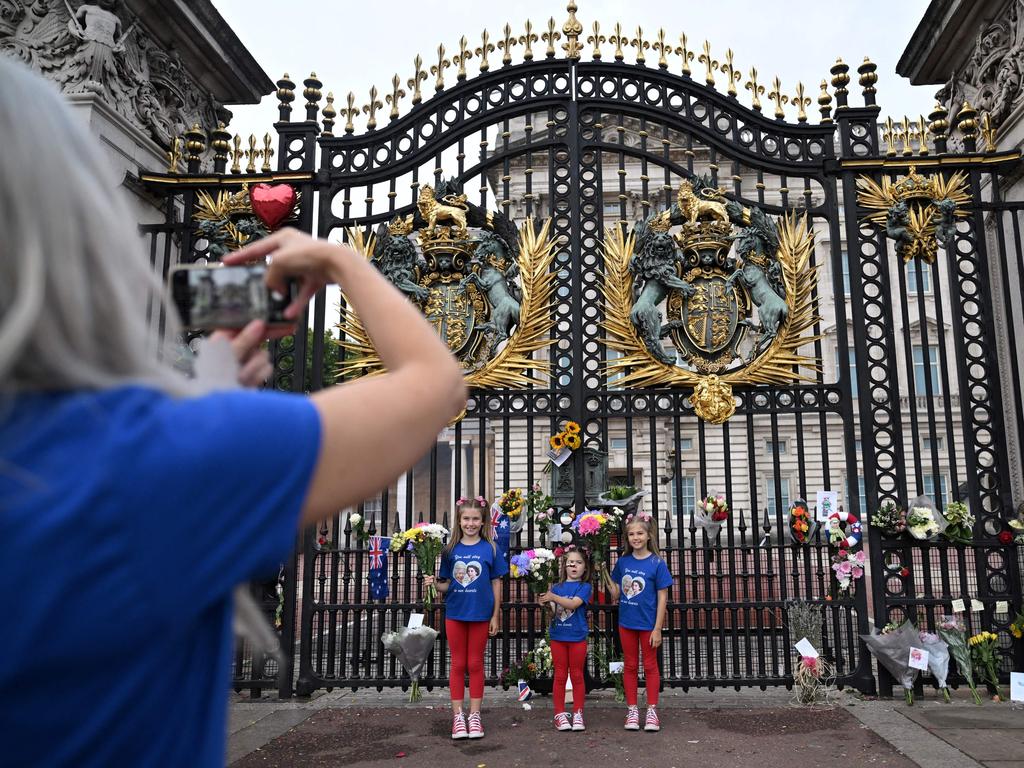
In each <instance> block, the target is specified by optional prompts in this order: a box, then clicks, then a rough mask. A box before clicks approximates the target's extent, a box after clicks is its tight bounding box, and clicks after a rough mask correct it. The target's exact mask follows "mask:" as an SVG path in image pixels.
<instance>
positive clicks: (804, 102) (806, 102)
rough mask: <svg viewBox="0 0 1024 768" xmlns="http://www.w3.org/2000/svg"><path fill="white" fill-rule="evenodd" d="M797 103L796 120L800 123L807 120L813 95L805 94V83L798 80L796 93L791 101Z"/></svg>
mask: <svg viewBox="0 0 1024 768" xmlns="http://www.w3.org/2000/svg"><path fill="white" fill-rule="evenodd" d="M790 103H792V104H796V121H797V122H798V123H806V122H807V107H809V106H810V105H811V97H810V96H804V84H803V83H801V82H799V81H797V84H796V95H795V96H793V100H792V101H791V102H790Z"/></svg>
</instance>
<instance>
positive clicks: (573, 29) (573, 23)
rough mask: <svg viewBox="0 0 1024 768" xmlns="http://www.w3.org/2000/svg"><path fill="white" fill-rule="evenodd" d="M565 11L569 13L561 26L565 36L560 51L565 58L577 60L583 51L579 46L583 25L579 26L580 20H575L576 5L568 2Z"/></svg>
mask: <svg viewBox="0 0 1024 768" xmlns="http://www.w3.org/2000/svg"><path fill="white" fill-rule="evenodd" d="M566 10H567V11H568V12H569V18H567V19H566V20H565V23H564V24H563V25H562V34H563V35H565V42H564V43H562V50H563V51H565V55H566V58H569V59H578V58H579V57H580V53H581V52H582V50H583V48H582V46H581V45H580V35H582V34H583V25H582V24H580V20H579V19H577V18H576V3H574V2H572V0H569V4H568V5H567V6H566Z"/></svg>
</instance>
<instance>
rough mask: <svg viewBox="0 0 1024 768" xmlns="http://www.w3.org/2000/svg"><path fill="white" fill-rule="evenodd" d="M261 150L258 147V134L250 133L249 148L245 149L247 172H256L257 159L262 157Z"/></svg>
mask: <svg viewBox="0 0 1024 768" xmlns="http://www.w3.org/2000/svg"><path fill="white" fill-rule="evenodd" d="M261 154H262V153H261V152H260V151H259V150H258V149H256V136H255V135H254V134H251V133H250V134H249V148H248V149H247V150H245V172H246V173H256V161H257V160H259V159H260V156H261Z"/></svg>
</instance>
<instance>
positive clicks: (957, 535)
mask: <svg viewBox="0 0 1024 768" xmlns="http://www.w3.org/2000/svg"><path fill="white" fill-rule="evenodd" d="M946 523H947V525H946V530H945V531H943V532H942V534H943V536H945V537H946V538H947V539H949V540H950V541H955V542H958V543H960V544H970V543H971V539H973V538H974V515H972V514H971V513H970V512H968V511H967V505H966V504H964V503H962V502H959V501H951V502H949V504H947V505H946Z"/></svg>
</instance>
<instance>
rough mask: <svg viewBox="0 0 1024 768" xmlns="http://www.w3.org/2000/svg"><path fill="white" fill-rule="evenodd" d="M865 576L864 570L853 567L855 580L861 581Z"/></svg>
mask: <svg viewBox="0 0 1024 768" xmlns="http://www.w3.org/2000/svg"><path fill="white" fill-rule="evenodd" d="M863 575H864V569H863V568H859V567H857V566H856V565H855V566H853V578H855V579H859V578H860V577H861V576H863Z"/></svg>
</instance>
